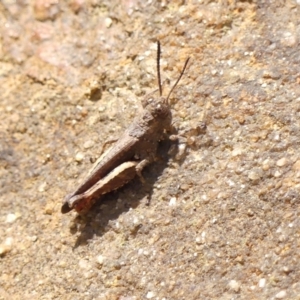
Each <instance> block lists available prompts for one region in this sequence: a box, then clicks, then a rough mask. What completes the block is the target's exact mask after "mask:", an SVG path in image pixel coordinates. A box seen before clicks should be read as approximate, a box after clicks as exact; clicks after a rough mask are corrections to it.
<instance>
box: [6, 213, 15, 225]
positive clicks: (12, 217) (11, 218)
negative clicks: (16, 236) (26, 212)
mask: <svg viewBox="0 0 300 300" xmlns="http://www.w3.org/2000/svg"><path fill="white" fill-rule="evenodd" d="M16 219H17V216H16V215H15V214H8V215H7V216H6V220H5V222H6V223H13V222H14V221H15V220H16Z"/></svg>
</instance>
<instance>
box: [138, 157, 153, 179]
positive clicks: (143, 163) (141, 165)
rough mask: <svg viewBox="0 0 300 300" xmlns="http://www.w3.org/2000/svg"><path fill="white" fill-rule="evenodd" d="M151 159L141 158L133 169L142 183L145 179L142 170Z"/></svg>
mask: <svg viewBox="0 0 300 300" xmlns="http://www.w3.org/2000/svg"><path fill="white" fill-rule="evenodd" d="M152 161H153V158H150V159H149V158H146V159H143V160H142V161H140V162H139V163H138V164H137V166H136V167H135V170H136V174H137V175H138V176H139V178H140V181H141V182H142V183H143V184H144V183H145V182H146V181H145V178H144V176H143V174H142V170H143V169H144V168H145V167H146V166H147V165H149V164H150V163H151V162H152Z"/></svg>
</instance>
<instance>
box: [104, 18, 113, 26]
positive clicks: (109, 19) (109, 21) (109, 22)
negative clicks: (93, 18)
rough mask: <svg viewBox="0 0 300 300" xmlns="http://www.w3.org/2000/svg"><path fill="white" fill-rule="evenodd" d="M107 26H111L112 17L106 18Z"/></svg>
mask: <svg viewBox="0 0 300 300" xmlns="http://www.w3.org/2000/svg"><path fill="white" fill-rule="evenodd" d="M104 22H105V27H106V28H109V27H110V26H111V25H112V19H111V18H105V21H104Z"/></svg>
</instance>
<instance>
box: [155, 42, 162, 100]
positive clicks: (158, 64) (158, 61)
mask: <svg viewBox="0 0 300 300" xmlns="http://www.w3.org/2000/svg"><path fill="white" fill-rule="evenodd" d="M156 63H157V79H158V87H159V95H160V96H162V85H161V78H160V42H159V41H157V58H156Z"/></svg>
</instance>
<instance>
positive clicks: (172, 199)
mask: <svg viewBox="0 0 300 300" xmlns="http://www.w3.org/2000/svg"><path fill="white" fill-rule="evenodd" d="M176 200H177V199H176V198H175V197H172V198H171V199H170V202H169V206H175V205H176Z"/></svg>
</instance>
